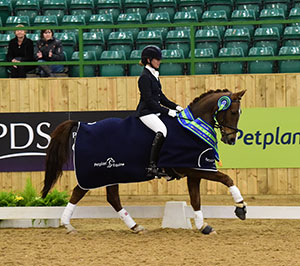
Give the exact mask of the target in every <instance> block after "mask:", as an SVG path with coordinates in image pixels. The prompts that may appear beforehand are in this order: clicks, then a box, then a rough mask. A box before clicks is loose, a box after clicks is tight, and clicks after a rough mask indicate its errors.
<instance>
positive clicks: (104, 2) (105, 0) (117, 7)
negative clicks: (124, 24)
mask: <svg viewBox="0 0 300 266" xmlns="http://www.w3.org/2000/svg"><path fill="white" fill-rule="evenodd" d="M96 11H97V13H98V14H109V13H111V14H112V17H113V21H114V23H115V22H116V21H117V20H118V17H119V15H120V14H121V11H122V2H121V0H97V2H96Z"/></svg>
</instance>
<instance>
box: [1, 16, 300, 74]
mask: <svg viewBox="0 0 300 266" xmlns="http://www.w3.org/2000/svg"><path fill="white" fill-rule="evenodd" d="M292 23H299V24H300V19H290V20H260V21H228V22H199V23H164V24H126V25H124V24H118V25H101V24H99V25H82V26H78V25H77V26H50V25H49V26H47V25H45V26H30V27H29V26H26V27H22V30H23V29H24V30H43V29H46V28H47V29H48V28H51V29H53V30H74V29H77V30H78V42H79V45H78V46H79V60H78V61H55V62H49V61H48V62H20V63H16V62H1V63H0V65H1V66H13V65H24V66H40V65H79V75H80V77H83V76H84V73H83V68H84V65H107V64H127V65H128V64H138V62H139V60H105V61H103V60H102V61H99V60H98V61H84V59H83V31H84V30H90V29H128V28H161V27H162V26H163V27H166V28H175V27H187V28H190V36H191V41H190V51H191V57H190V58H185V59H163V60H162V63H189V64H191V75H194V74H195V63H198V62H214V63H218V62H239V61H243V62H249V61H280V60H300V55H293V56H258V57H247V56H245V57H226V58H224V57H222V58H221V57H214V58H195V30H196V28H198V27H203V26H234V25H263V24H292ZM15 30H16V27H0V31H15Z"/></svg>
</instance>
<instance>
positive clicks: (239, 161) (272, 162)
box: [217, 107, 300, 168]
mask: <svg viewBox="0 0 300 266" xmlns="http://www.w3.org/2000/svg"><path fill="white" fill-rule="evenodd" d="M238 128H239V129H240V130H241V132H240V133H238V139H237V142H236V144H235V145H233V146H231V145H227V144H224V143H223V142H221V140H220V137H221V133H220V132H217V133H218V146H219V155H220V159H221V161H222V164H223V166H222V167H220V168H300V107H285V108H252V109H243V112H242V114H241V117H240V121H239V124H238Z"/></svg>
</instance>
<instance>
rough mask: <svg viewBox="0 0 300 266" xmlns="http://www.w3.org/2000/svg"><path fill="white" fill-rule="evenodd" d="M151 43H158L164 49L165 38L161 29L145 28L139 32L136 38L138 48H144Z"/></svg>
mask: <svg viewBox="0 0 300 266" xmlns="http://www.w3.org/2000/svg"><path fill="white" fill-rule="evenodd" d="M150 44H151V45H156V46H158V47H159V48H161V49H162V46H163V38H162V35H161V32H160V31H153V30H145V31H140V32H139V34H138V36H137V39H136V48H137V49H138V50H142V49H144V47H146V46H147V45H150Z"/></svg>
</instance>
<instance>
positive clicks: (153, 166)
mask: <svg viewBox="0 0 300 266" xmlns="http://www.w3.org/2000/svg"><path fill="white" fill-rule="evenodd" d="M164 141H165V137H164V135H163V134H162V133H161V132H157V133H156V135H155V137H154V140H153V143H152V148H151V153H150V164H149V168H148V173H147V176H151V177H158V178H159V177H161V176H162V175H161V174H162V173H160V172H159V171H158V168H157V162H158V157H159V152H160V149H161V147H162V145H163V143H164Z"/></svg>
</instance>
